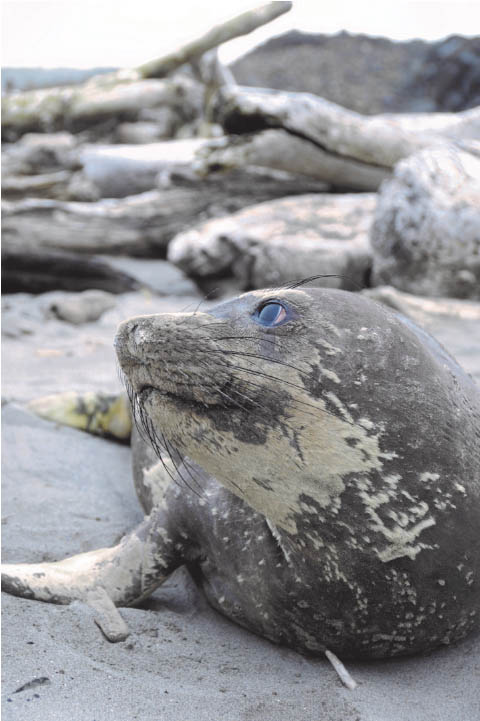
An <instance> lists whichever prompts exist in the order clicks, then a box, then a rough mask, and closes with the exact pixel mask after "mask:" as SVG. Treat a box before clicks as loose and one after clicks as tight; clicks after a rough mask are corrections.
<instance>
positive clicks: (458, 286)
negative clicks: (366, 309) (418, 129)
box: [371, 145, 480, 300]
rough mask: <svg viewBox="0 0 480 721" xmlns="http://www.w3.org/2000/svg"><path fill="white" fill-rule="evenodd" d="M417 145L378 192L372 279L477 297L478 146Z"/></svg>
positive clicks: (419, 290)
mask: <svg viewBox="0 0 480 721" xmlns="http://www.w3.org/2000/svg"><path fill="white" fill-rule="evenodd" d="M478 147H479V152H478V154H475V153H471V152H466V151H464V150H461V149H460V148H458V147H453V146H450V147H445V146H442V147H436V148H430V149H427V150H423V151H422V152H420V153H417V154H415V155H412V156H411V157H409V158H406V159H405V160H403V161H402V162H401V163H399V164H398V165H397V166H396V168H395V172H394V175H393V178H392V179H391V180H390V181H389V182H388V183H385V185H384V186H383V187H382V190H381V192H380V194H379V201H378V206H377V210H376V214H375V222H374V224H373V226H372V231H371V241H372V247H373V252H374V261H373V275H372V281H373V283H374V285H383V284H390V285H393V286H395V287H396V288H399V289H400V290H403V291H407V292H409V293H414V294H417V295H425V296H453V297H456V298H471V299H476V300H480V145H479V146H478Z"/></svg>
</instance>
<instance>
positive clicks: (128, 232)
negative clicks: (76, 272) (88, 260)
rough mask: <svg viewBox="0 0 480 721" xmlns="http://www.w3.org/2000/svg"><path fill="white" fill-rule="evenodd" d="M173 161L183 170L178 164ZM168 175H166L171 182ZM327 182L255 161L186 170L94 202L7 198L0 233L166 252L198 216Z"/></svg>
mask: <svg viewBox="0 0 480 721" xmlns="http://www.w3.org/2000/svg"><path fill="white" fill-rule="evenodd" d="M172 167H176V172H177V173H179V168H180V165H177V166H172ZM167 181H168V179H167V178H166V182H167ZM322 190H325V186H324V185H322V184H321V183H319V182H318V181H313V180H310V179H308V178H301V177H299V176H295V175H292V174H289V173H281V172H273V171H262V170H258V169H255V168H247V169H244V170H238V171H232V172H229V173H212V175H211V176H209V177H208V178H206V179H203V180H202V179H199V178H198V177H197V176H195V175H193V174H192V173H189V174H188V175H184V176H183V177H182V176H181V175H180V174H179V177H178V178H176V179H175V178H173V179H172V180H171V182H170V184H169V186H168V187H165V188H164V189H161V190H158V189H157V190H151V191H148V192H146V193H141V194H138V195H133V196H128V197H126V198H121V199H107V200H105V199H104V200H100V201H98V202H95V203H92V202H90V203H82V202H63V201H57V200H47V199H25V200H21V201H5V202H4V203H3V218H2V230H3V237H4V238H5V239H10V240H11V241H12V242H14V243H15V244H16V246H17V248H18V249H19V251H20V249H21V248H22V247H25V248H26V249H27V250H28V249H29V248H31V247H32V246H34V247H36V248H45V249H51V250H55V249H57V250H66V251H75V252H78V253H111V254H116V253H118V254H127V255H133V256H144V257H165V254H166V248H167V245H168V243H169V241H170V240H171V238H173V237H174V236H175V235H176V234H177V233H179V232H180V231H182V230H185V229H186V228H188V227H190V226H192V225H194V224H195V223H196V222H198V221H199V220H204V219H206V218H209V217H214V216H218V215H225V214H227V213H231V212H234V211H237V210H239V209H240V208H243V207H245V206H246V205H253V204H255V203H258V202H260V201H264V200H270V199H272V198H279V197H282V196H285V195H292V194H298V193H309V192H310V193H311V192H316V191H322Z"/></svg>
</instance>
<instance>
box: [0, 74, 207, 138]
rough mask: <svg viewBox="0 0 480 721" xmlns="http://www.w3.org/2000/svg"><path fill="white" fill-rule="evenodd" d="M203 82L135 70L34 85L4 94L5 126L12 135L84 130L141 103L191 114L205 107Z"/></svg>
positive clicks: (133, 111) (132, 112) (132, 113)
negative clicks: (50, 85) (145, 77)
mask: <svg viewBox="0 0 480 721" xmlns="http://www.w3.org/2000/svg"><path fill="white" fill-rule="evenodd" d="M202 102H203V92H202V88H201V86H200V84H199V83H198V82H196V81H194V80H193V79H191V78H188V77H186V76H185V75H178V76H175V77H174V78H167V79H165V80H155V79H151V80H139V79H137V74H136V73H135V72H134V71H133V72H132V73H131V74H128V73H126V74H125V77H122V76H120V75H115V76H113V77H112V76H111V75H108V76H96V77H94V78H92V79H91V80H90V81H88V82H87V83H85V84H84V85H78V86H65V87H59V88H47V89H41V90H28V91H25V92H23V93H15V94H12V95H8V96H5V97H4V98H3V99H2V131H3V132H4V133H6V136H7V138H8V137H10V135H14V134H20V133H24V132H27V131H28V130H43V131H52V130H55V129H57V128H68V129H73V130H78V129H81V128H84V127H88V126H89V125H92V124H95V123H98V122H100V121H101V120H103V119H105V118H107V117H111V116H115V117H120V118H122V119H128V118H131V119H133V118H135V117H137V115H138V113H139V110H140V109H141V108H154V107H157V106H162V105H167V106H169V107H173V108H178V110H179V111H181V112H182V113H183V114H184V116H185V117H186V119H191V118H193V117H195V116H196V115H197V114H198V113H199V112H200V110H201V107H202Z"/></svg>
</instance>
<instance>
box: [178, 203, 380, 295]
mask: <svg viewBox="0 0 480 721" xmlns="http://www.w3.org/2000/svg"><path fill="white" fill-rule="evenodd" d="M376 202H377V196H376V193H355V194H331V193H316V194H314V195H313V194H312V195H301V196H298V197H289V198H281V199H279V200H274V201H271V202H266V203H261V204H259V205H255V206H253V207H249V208H244V209H243V210H241V211H239V212H238V213H235V214H233V215H230V216H228V217H225V218H216V219H214V220H209V221H206V222H204V223H199V224H198V225H197V226H195V227H194V228H192V229H191V230H188V231H185V232H184V233H180V234H179V235H177V236H176V237H175V238H174V239H173V240H172V242H171V243H170V245H169V247H168V260H170V262H172V263H174V264H175V265H177V266H178V267H179V268H181V269H182V270H183V271H184V272H185V273H187V275H189V276H191V277H193V278H195V279H197V280H198V281H200V280H201V279H205V278H206V279H208V278H212V277H222V276H225V275H228V274H231V275H233V276H234V278H235V279H236V281H237V284H238V286H237V287H239V288H240V289H242V290H246V289H250V288H264V287H275V286H278V285H280V284H282V283H285V282H288V281H292V280H296V279H297V280H298V279H300V278H305V277H309V276H311V275H316V274H324V275H328V276H331V275H334V276H335V277H328V278H325V279H323V281H322V280H321V281H319V283H320V284H321V285H327V286H330V287H335V288H346V289H349V290H358V289H359V288H362V287H365V284H366V280H367V276H368V273H369V270H370V267H371V255H372V254H371V249H370V242H369V237H368V235H369V230H370V225H371V222H372V219H373V213H374V210H375V204H376Z"/></svg>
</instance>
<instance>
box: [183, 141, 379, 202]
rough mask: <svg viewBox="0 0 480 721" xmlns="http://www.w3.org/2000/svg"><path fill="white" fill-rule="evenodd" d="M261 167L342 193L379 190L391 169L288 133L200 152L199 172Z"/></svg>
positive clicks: (217, 145) (222, 144) (215, 145)
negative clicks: (214, 169) (322, 183)
mask: <svg viewBox="0 0 480 721" xmlns="http://www.w3.org/2000/svg"><path fill="white" fill-rule="evenodd" d="M246 166H258V167H264V168H275V169H277V170H285V171H288V172H291V173H299V174H302V175H305V176H308V177H310V178H316V179H317V180H321V181H323V182H326V183H329V185H331V186H332V187H334V188H340V189H342V190H377V189H378V188H379V186H380V184H381V183H382V181H384V180H385V179H386V178H389V177H390V174H391V171H390V169H388V168H384V167H380V166H378V165H369V164H368V163H364V162H362V161H359V160H355V159H354V158H348V157H342V156H341V155H339V154H335V153H329V152H327V151H325V150H323V149H322V148H321V147H319V146H318V145H317V144H314V143H312V142H310V141H308V140H304V139H303V138H300V137H298V136H296V135H292V134H291V133H289V132H287V131H286V130H260V131H259V132H257V133H252V134H248V135H242V136H223V137H221V138H218V139H214V140H211V141H210V142H208V143H206V144H205V145H204V146H202V148H201V149H199V152H198V163H197V168H198V170H199V171H203V172H204V173H208V172H209V169H210V168H212V167H213V168H225V169H229V168H242V167H246Z"/></svg>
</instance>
